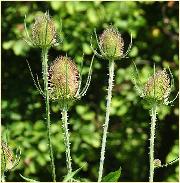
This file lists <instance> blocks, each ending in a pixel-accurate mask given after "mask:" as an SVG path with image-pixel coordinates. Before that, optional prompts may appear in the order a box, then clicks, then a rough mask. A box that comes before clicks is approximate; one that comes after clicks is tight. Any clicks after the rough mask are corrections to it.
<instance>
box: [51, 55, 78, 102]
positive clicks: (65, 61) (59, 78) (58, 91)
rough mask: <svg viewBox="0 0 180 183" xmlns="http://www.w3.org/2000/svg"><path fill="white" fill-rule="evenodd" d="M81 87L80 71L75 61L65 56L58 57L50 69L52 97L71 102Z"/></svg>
mask: <svg viewBox="0 0 180 183" xmlns="http://www.w3.org/2000/svg"><path fill="white" fill-rule="evenodd" d="M78 87H79V72H78V69H77V66H76V65H75V63H74V62H73V61H72V60H71V59H70V58H69V57H65V56H60V57H58V58H57V59H56V60H55V61H54V62H53V64H52V65H51V66H50V69H49V92H50V97H51V99H54V100H56V99H57V100H59V101H61V102H71V101H73V100H74V99H75V95H76V93H77V91H78Z"/></svg>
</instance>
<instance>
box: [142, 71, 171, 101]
mask: <svg viewBox="0 0 180 183" xmlns="http://www.w3.org/2000/svg"><path fill="white" fill-rule="evenodd" d="M170 90H171V87H170V78H169V76H168V73H167V72H166V70H165V69H164V70H160V71H158V72H156V73H155V74H154V75H153V76H151V77H150V78H149V79H148V81H147V83H146V84H145V87H144V94H145V98H148V99H152V100H153V101H156V102H163V101H164V100H165V99H167V98H168V96H169V94H170Z"/></svg>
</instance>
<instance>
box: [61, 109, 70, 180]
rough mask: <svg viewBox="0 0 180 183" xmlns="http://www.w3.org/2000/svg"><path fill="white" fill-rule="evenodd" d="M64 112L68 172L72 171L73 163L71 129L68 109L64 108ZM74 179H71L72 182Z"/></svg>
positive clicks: (63, 122) (63, 126)
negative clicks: (69, 127)
mask: <svg viewBox="0 0 180 183" xmlns="http://www.w3.org/2000/svg"><path fill="white" fill-rule="evenodd" d="M61 114H62V128H63V131H64V133H63V134H64V144H65V149H66V164H67V169H68V174H70V173H72V165H71V160H72V159H71V153H70V140H69V137H70V135H69V129H68V115H67V109H66V108H64V109H63V110H62V112H61ZM71 181H72V180H70V182H71Z"/></svg>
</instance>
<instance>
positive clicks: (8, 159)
mask: <svg viewBox="0 0 180 183" xmlns="http://www.w3.org/2000/svg"><path fill="white" fill-rule="evenodd" d="M18 151H19V152H18ZM20 158H21V151H20V149H19V150H18V149H17V150H16V154H14V152H13V150H12V149H11V148H10V147H9V146H8V144H7V143H6V142H4V141H3V140H2V141H1V171H2V172H1V173H3V172H6V171H9V170H12V169H14V168H15V167H16V166H17V165H18V164H19V161H20Z"/></svg>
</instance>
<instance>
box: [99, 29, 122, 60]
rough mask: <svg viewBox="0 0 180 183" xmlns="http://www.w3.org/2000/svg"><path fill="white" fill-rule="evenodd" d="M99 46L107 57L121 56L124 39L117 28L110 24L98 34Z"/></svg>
mask: <svg viewBox="0 0 180 183" xmlns="http://www.w3.org/2000/svg"><path fill="white" fill-rule="evenodd" d="M99 43H100V46H101V48H102V50H103V52H104V53H105V54H106V56H107V57H109V58H116V57H121V56H122V55H123V50H124V41H123V38H122V37H121V34H120V33H119V32H118V30H117V29H115V28H114V27H112V26H110V27H108V28H107V29H105V30H104V32H103V33H102V34H101V36H100V42H99Z"/></svg>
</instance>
